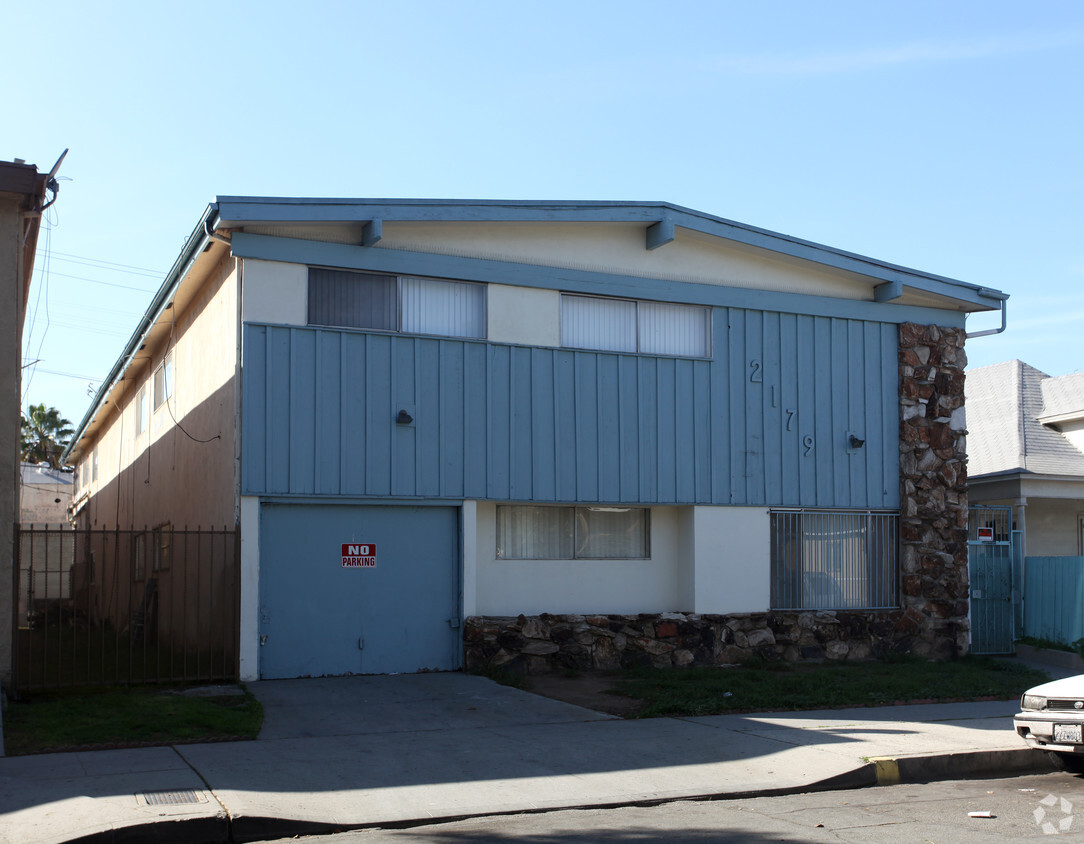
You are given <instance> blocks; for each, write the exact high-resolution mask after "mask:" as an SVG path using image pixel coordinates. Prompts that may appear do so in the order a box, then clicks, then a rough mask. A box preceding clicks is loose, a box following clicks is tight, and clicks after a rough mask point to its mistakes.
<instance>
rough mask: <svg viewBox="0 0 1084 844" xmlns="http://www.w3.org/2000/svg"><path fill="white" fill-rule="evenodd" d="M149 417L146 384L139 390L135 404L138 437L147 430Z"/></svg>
mask: <svg viewBox="0 0 1084 844" xmlns="http://www.w3.org/2000/svg"><path fill="white" fill-rule="evenodd" d="M147 416H148V413H147V385H146V384H144V385H143V386H142V387H141V388H140V390H139V395H138V396H136V403H135V432H136V435H137V436H138V435H139V434H142V433H143V432H144V431H146V430H147Z"/></svg>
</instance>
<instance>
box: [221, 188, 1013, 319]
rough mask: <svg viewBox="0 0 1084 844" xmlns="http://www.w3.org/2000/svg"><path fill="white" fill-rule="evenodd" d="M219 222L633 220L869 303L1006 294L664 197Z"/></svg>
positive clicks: (963, 303)
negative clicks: (835, 285) (776, 257)
mask: <svg viewBox="0 0 1084 844" xmlns="http://www.w3.org/2000/svg"><path fill="white" fill-rule="evenodd" d="M217 206H218V209H219V220H220V225H222V226H224V227H227V228H231V229H236V228H243V227H245V226H252V225H274V224H277V223H279V224H293V225H297V224H302V225H304V224H321V223H323V224H332V223H356V224H360V225H373V224H375V225H376V226H377V227H379V226H380V225H382V224H383V223H385V222H404V221H411V222H485V223H496V222H539V223H543V222H558V223H570V222H580V223H593V222H605V223H637V224H641V225H643V226H644V227H645V230H646V232H647V233H646V235H645V248H647V249H656V248H659V247H660V246H665V244H666V243H668V242H670V240H672V239H673V238H672V236H667V233H669V232H672V230H673V228H675V227H678V228H684V229H689V230H691V231H696V232H701V233H703V234H707V235H711V236H714V237H719V238H721V239H724V240H729V241H732V242H735V243H741V244H744V245H746V246H752V247H755V248H759V249H765V250H768V251H770V252H775V253H777V254H780V255H785V256H789V257H791V258H798V259H801V260H805V261H810V262H813V263H816V264H820V265H822V266H826V267H829V268H833V269H837V270H843V271H847V272H852V273H857V274H859V275H863V276H866V277H868V278H869V279H870V280H871V281H872V282H873V283H874V284H875V286H876V287H877V288H878V290H877V293H876V299H877V301H882V302H886V303H891V302H892V301H894V300H895V299H899V298H901V297H902V296H903V294H904V291H905V289H909V290H912V291H920V292H923V293H926V294H931V295H933V296H937V297H941V298H944V299H947V300H951V302H952V307H954V308H955V309H957V310H962V311H967V312H977V311H994V310H1000V309H1001V308H1002V303H1003V302H1004V301H1005V300H1006V299H1008V295H1007V294H1005V293H1002V292H1000V291H998V290H992V289H990V288H988V287H983V286H980V285H975V284H970V283H967V282H963V281H959V280H957V279H952V278H947V277H945V276H938V275H932V274H930V273H924V272H921V271H919V270H914V269H910V268H907V267H902V266H898V265H896V264H890V263H886V262H884V261H878V260H876V259H873V258H869V257H866V256H864V255H858V254H856V253H853V252H846V251H844V250H841V249H835V248H833V247H830V246H825V245H823V244H819V243H814V242H812V241H808V240H802V239H800V238H796V237H791V236H789V235H785V234H780V233H778V232H773V231H768V230H767V229H760V228H756V227H754V226H748V225H745V224H743V223H738V222H735V221H733V220H727V219H724V218H722V217H715V216H712V215H710V214H704V213H702V212H700V211H695V210H693V209H691V208H684V207H681V206H679V205H673V204H670V203H666V202H606V201H594V202H546V201H537V202H517V201H510V200H452V199H318V198H308V199H306V198H276V197H238V196H220V197H218V198H217Z"/></svg>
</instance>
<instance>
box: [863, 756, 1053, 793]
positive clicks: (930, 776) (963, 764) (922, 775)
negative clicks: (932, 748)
mask: <svg viewBox="0 0 1084 844" xmlns="http://www.w3.org/2000/svg"><path fill="white" fill-rule="evenodd" d="M869 761H870V765H871V766H872V769H873V773H874V779H875V780H876V783H877V785H898V784H900V783H928V782H939V781H941V780H954V779H965V778H968V777H980V778H981V777H995V776H1009V775H1016V774H1040V773H1042V774H1046V773H1050V772H1052V771H1056V770H1057V768H1056V767H1055V765H1054V763H1053V762H1052V761H1050V758H1049V757H1048V756H1047V755H1046V754H1045V753H1041V752H1040V751H1038V750H1033V749H1032V748H1030V747H1021V748H1019V749H1014V750H967V751H961V752H958V753H944V754H937V755H933V756H873V757H870V760H869Z"/></svg>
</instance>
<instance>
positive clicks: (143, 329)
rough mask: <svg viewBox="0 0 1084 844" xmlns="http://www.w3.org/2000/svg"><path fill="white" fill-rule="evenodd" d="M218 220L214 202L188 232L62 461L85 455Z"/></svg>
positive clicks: (208, 241) (206, 243) (70, 441)
mask: <svg viewBox="0 0 1084 844" xmlns="http://www.w3.org/2000/svg"><path fill="white" fill-rule="evenodd" d="M217 220H218V210H217V207H216V206H215V205H214V204H213V203H212V204H211V205H208V206H207V209H206V211H204V213H203V216H202V217H201V218H200V221H199V223H198V224H197V225H196V227H195V229H193V230H192V233H191V234H190V235H189V236H188V239H187V240H186V241H185V244H184V247H183V248H182V249H181V252H180V254H179V255H178V256H177V260H176V261H174V263H173V266H172V267H171V268H170V271H169V272H168V273H167V274H166V277H165V280H164V281H163V282H162V285H161V287H159V288H158V292H157V293H155V294H154V298H153V299H152V300H151V303H150V305H149V306H148V307H147V310H146V311H145V312H144V313H143V317H142V318H141V319H140V321H139V325H138V326H137V327H136V329H135V331H134V332H133V333H132V336H131V337H130V338H129V340H128V342H127V344H125V347H124V351H123V352H122V353H121V355H120V357H118V358H117V361H116V363H114V364H113V368H112V369H111V370H110V371H109V374H108V375H107V376H106V377H105V380H104V381H102V385H101V387H99V388H98V392H97V393H95V395H94V400H93V401H92V402H91V404H90V409H89V410H87V412H86V415H85V416H84V417H83V419H82V421H81V422H80V423H79V425H78V426H77V427H76V429H75V433H74V434H73V435H72V437H71V439H70V440H69V445H68V447H67V448H66V449H65V450H64V453H63V454H62V455H61V456H60V459H61V462H62V463H65V464H67V463H68V462H69V461H70V460H71V459H72V458H75V459H78V458H79V457H80V456H81V454H82V447H81V446H80V441H81V440H82V439H84V438H85V436H86V433H87V430H88V429H89V428H90V427H91V426H92V425H93V423H94V422H95V420H96V419H97V418H98V416H99V415H100V414H101V413H102V411H103V410H104V408H105V406H106V405H107V404H108V403H109V402H110V400H111V399H113V396H114V392H115V391H116V390H117V389H118V388H119V387H120V385H121V382H122V381H123V380H124V376H125V374H126V373H127V371H128V369H129V368H130V367H131V366H132V363H133V361H134V359H135V356H136V354H137V353H138V352H139V350H140V348H141V347H142V345H143V342H144V340H145V339H146V337H147V335H148V334H149V333H150V331H151V330H152V329H153V328H154V326H155V325H157V324H158V323H159V321H160V320H162V319H163V315H164V314H165V312H166V310H167V309H168V307H169V305H170V304H171V302H172V301H173V298H174V296H175V295H176V293H177V288H178V287H179V286H180V284H181V282H182V281H183V280H184V279H185V277H186V276H187V275H188V272H189V271H190V270H191V268H192V266H193V264H195V262H196V260H197V259H198V258H199V256H200V255H202V254H203V253H204V251H206V249H207V247H208V245H209V244H210V243H211V241H212V237H211V235H212V233H213V232H214V231H215V229H216V228H217V225H218V223H217Z"/></svg>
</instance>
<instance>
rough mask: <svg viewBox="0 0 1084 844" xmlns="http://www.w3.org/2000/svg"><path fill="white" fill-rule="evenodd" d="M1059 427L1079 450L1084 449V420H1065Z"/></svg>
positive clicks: (1063, 434) (1064, 435)
mask: <svg viewBox="0 0 1084 844" xmlns="http://www.w3.org/2000/svg"><path fill="white" fill-rule="evenodd" d="M1058 429H1059V430H1060V431H1061V434H1062V436H1063V437H1065V439H1067V440H1069V442H1071V443H1072V444H1073V446H1074V447H1075V448H1076V450H1077V451H1084V421H1074V422H1064V423H1062V424H1060V425H1059V426H1058Z"/></svg>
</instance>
